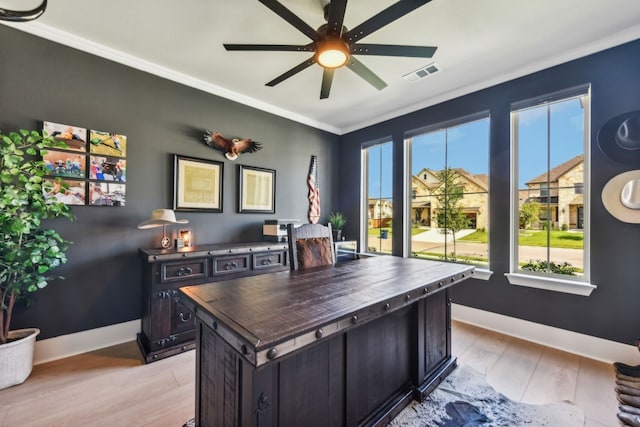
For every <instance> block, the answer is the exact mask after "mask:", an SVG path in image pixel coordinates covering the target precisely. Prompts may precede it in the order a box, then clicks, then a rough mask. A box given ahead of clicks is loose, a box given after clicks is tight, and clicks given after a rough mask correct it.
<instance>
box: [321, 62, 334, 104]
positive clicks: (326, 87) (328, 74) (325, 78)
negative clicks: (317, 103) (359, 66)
mask: <svg viewBox="0 0 640 427" xmlns="http://www.w3.org/2000/svg"><path fill="white" fill-rule="evenodd" d="M334 71H335V69H328V68H325V69H324V72H323V73H322V87H321V88H320V99H326V98H328V97H329V92H330V91H331V83H333V73H334Z"/></svg>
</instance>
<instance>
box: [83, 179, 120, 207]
mask: <svg viewBox="0 0 640 427" xmlns="http://www.w3.org/2000/svg"><path fill="white" fill-rule="evenodd" d="M126 187H127V186H126V185H124V184H116V183H107V182H90V183H89V205H91V206H125V201H126V195H127V191H126Z"/></svg>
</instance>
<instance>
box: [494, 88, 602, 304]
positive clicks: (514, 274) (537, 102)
mask: <svg viewBox="0 0 640 427" xmlns="http://www.w3.org/2000/svg"><path fill="white" fill-rule="evenodd" d="M579 96H585V97H586V98H587V102H585V105H584V123H583V132H584V138H583V156H584V157H583V162H584V163H583V165H584V179H583V181H582V183H581V184H582V188H583V195H584V202H583V206H584V207H583V215H584V216H583V230H584V231H583V233H584V234H583V236H584V238H583V275H582V276H581V277H577V276H566V277H565V276H563V275H559V274H553V273H546V272H533V271H532V272H524V271H522V270H521V269H519V266H518V261H519V259H518V246H519V242H518V237H519V226H520V206H519V185H518V181H519V180H518V178H519V140H518V125H519V113H520V112H521V111H522V110H525V109H528V108H534V107H540V106H543V105H547V106H548V105H550V104H553V103H556V102H561V101H564V100H569V99H571V98H576V97H579ZM510 123H511V124H510V126H511V141H510V146H511V165H510V169H511V170H510V185H511V203H510V210H511V212H510V225H511V227H510V236H509V246H510V248H509V249H510V262H509V272H508V273H505V276H506V278H507V280H508V281H509V283H510V284H512V285H518V286H527V287H533V288H538V289H546V290H552V291H557V292H564V293H569V294H575V295H583V296H588V295H590V294H591V292H593V290H594V289H595V288H596V285H594V284H592V283H591V265H590V264H591V257H590V247H591V245H590V235H591V197H590V189H591V85H590V84H586V85H580V86H576V87H573V88H569V89H566V90H561V91H558V92H554V93H552V94H545V95H543V96H540V97H536V98H531V99H528V100H524V101H519V102H516V103H512V104H511V109H510ZM547 142H548V141H547ZM548 167H550V165H548ZM549 171H550V169H547V173H549ZM539 191H540V195H541V196H542V188H540V190H539ZM549 214H551V213H550V212H549ZM548 248H549V246H547V249H548Z"/></svg>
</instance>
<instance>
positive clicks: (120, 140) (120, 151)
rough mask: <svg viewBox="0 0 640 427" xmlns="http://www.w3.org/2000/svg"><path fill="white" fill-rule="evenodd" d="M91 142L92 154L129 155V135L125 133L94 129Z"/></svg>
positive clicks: (91, 133)
mask: <svg viewBox="0 0 640 427" xmlns="http://www.w3.org/2000/svg"><path fill="white" fill-rule="evenodd" d="M89 142H90V143H89V151H90V152H91V154H101V155H104V156H117V157H127V137H126V136H125V135H119V134H116V133H109V132H101V131H98V130H92V131H91V132H90V135H89Z"/></svg>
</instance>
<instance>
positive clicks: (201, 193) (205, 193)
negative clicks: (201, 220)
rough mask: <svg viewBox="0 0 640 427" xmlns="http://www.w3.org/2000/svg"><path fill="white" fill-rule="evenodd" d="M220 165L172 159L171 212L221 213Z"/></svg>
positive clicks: (180, 158) (209, 161) (174, 157)
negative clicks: (172, 210)
mask: <svg viewBox="0 0 640 427" xmlns="http://www.w3.org/2000/svg"><path fill="white" fill-rule="evenodd" d="M223 166H224V165H223V163H222V162H217V161H214V160H206V159H197V158H193V157H185V156H181V155H178V154H174V155H173V209H174V210H176V211H200V212H222V177H223V174H222V172H223Z"/></svg>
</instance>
